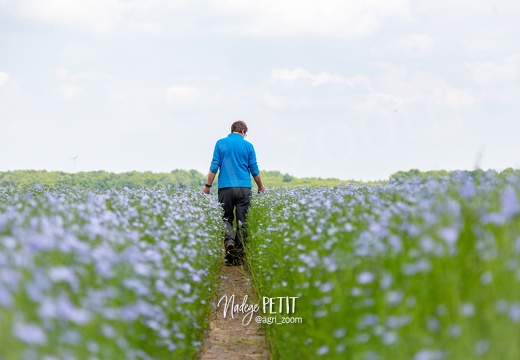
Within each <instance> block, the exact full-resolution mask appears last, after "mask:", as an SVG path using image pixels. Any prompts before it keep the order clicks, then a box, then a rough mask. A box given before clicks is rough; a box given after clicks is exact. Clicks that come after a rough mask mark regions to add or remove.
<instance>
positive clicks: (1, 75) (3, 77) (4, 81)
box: [0, 71, 9, 87]
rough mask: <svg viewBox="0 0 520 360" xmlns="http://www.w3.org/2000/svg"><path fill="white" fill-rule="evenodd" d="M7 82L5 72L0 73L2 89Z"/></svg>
mask: <svg viewBox="0 0 520 360" xmlns="http://www.w3.org/2000/svg"><path fill="white" fill-rule="evenodd" d="M8 81H9V74H7V73H6V72H3V71H0V87H3V86H5V85H6V84H7V82H8Z"/></svg>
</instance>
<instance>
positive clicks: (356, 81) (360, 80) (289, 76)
mask: <svg viewBox="0 0 520 360" xmlns="http://www.w3.org/2000/svg"><path fill="white" fill-rule="evenodd" d="M297 80H305V81H310V82H311V84H312V85H313V86H318V85H323V84H326V83H332V84H343V85H348V86H350V87H355V86H364V87H367V88H370V80H369V79H368V77H366V76H362V75H355V76H352V77H348V78H345V77H343V76H342V75H341V74H338V73H329V72H321V73H318V74H312V73H311V72H309V71H307V70H305V69H303V68H301V67H298V68H295V69H273V70H272V71H271V76H270V77H269V80H268V83H278V82H293V81H297Z"/></svg>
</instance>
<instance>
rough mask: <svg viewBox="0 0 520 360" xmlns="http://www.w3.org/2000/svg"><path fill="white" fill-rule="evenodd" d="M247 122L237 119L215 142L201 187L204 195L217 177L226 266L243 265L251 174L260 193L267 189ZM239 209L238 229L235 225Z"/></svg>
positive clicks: (208, 191)
mask: <svg viewBox="0 0 520 360" xmlns="http://www.w3.org/2000/svg"><path fill="white" fill-rule="evenodd" d="M246 136H247V125H246V123H245V122H243V121H235V122H234V123H233V124H232V125H231V134H229V135H228V136H227V137H226V138H223V139H220V140H218V141H217V144H216V145H215V150H214V151H213V159H212V160H211V166H210V169H209V173H208V179H207V181H206V185H204V187H203V188H202V191H203V192H204V193H205V194H209V193H210V187H211V185H212V184H213V181H214V180H215V175H216V174H217V171H218V170H219V169H220V173H219V176H218V201H219V202H220V203H221V204H222V207H223V208H224V224H225V225H226V237H225V239H224V246H225V247H226V259H225V261H226V265H240V264H241V262H242V258H243V256H244V240H245V239H244V231H243V226H244V225H245V222H246V214H247V210H248V209H249V205H250V204H251V187H252V184H251V176H250V175H249V174H251V175H252V176H253V179H254V180H255V182H256V184H257V186H258V192H259V193H261V192H264V191H265V187H264V184H263V183H262V178H261V176H260V171H259V170H258V164H257V163H256V153H255V149H254V148H253V145H252V144H251V143H250V142H248V141H246V140H245V137H246ZM235 210H236V217H237V219H236V220H237V221H236V223H237V231H236V234H235V229H234V228H233V220H234V212H235Z"/></svg>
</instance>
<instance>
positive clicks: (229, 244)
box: [224, 240, 240, 266]
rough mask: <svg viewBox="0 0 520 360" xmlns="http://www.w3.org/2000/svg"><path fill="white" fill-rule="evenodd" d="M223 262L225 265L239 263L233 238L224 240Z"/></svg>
mask: <svg viewBox="0 0 520 360" xmlns="http://www.w3.org/2000/svg"><path fill="white" fill-rule="evenodd" d="M224 262H225V263H226V265H227V266H237V265H240V258H239V257H238V253H237V249H236V248H235V242H234V241H233V240H229V241H226V257H225V258H224Z"/></svg>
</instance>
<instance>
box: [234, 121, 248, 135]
mask: <svg viewBox="0 0 520 360" xmlns="http://www.w3.org/2000/svg"><path fill="white" fill-rule="evenodd" d="M242 131H245V132H247V125H246V123H245V122H243V121H242V120H238V121H235V122H234V123H233V124H232V125H231V132H237V133H241V132H242Z"/></svg>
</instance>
